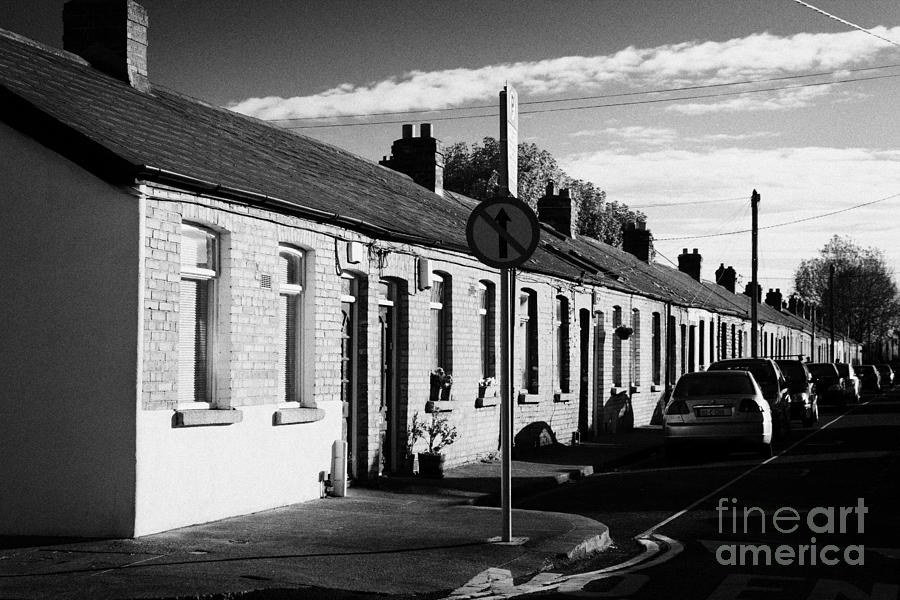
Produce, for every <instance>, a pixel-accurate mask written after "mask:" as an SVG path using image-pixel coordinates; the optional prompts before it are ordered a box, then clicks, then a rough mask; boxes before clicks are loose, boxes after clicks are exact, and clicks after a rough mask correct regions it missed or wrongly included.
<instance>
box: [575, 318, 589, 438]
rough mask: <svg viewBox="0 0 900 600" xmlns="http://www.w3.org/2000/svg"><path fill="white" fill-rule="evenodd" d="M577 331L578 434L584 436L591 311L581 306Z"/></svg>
mask: <svg viewBox="0 0 900 600" xmlns="http://www.w3.org/2000/svg"><path fill="white" fill-rule="evenodd" d="M578 333H579V346H578V347H579V358H578V371H579V378H578V380H579V383H580V385H579V387H578V434H579V436H582V437H583V436H585V435H587V433H588V428H589V427H590V425H589V424H588V402H589V394H588V384H589V383H590V364H591V363H590V350H591V346H590V341H591V311H589V310H588V309H586V308H582V309H581V310H580V311H578Z"/></svg>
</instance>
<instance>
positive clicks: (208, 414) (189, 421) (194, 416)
mask: <svg viewBox="0 0 900 600" xmlns="http://www.w3.org/2000/svg"><path fill="white" fill-rule="evenodd" d="M243 420H244V413H243V412H241V411H239V410H235V409H228V408H224V409H222V408H211V409H203V408H199V409H188V410H176V411H175V420H174V426H175V427H206V426H213V425H234V424H235V423H240V422H241V421H243Z"/></svg>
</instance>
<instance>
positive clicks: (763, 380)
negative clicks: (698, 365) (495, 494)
mask: <svg viewBox="0 0 900 600" xmlns="http://www.w3.org/2000/svg"><path fill="white" fill-rule="evenodd" d="M709 370H710V371H750V373H751V374H752V375H753V378H754V379H755V380H756V383H758V384H759V385H760V387H762V386H765V385H772V384H774V383H775V379H776V377H775V370H774V369H773V368H772V366H771V363H765V362H752V363H745V362H733V363H732V362H722V363H713V364H712V365H710V367H709Z"/></svg>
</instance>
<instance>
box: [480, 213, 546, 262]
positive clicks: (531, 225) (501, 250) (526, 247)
mask: <svg viewBox="0 0 900 600" xmlns="http://www.w3.org/2000/svg"><path fill="white" fill-rule="evenodd" d="M540 237H541V226H540V224H539V223H538V220H537V217H536V216H535V214H534V211H533V210H531V207H529V206H528V205H527V204H525V203H524V202H522V201H521V200H517V199H515V198H501V199H498V200H485V201H484V202H482V203H481V204H479V205H478V206H476V207H475V209H474V210H473V211H472V214H471V215H469V221H468V222H467V223H466V240H467V241H468V242H469V249H471V250H472V253H473V254H475V256H477V257H478V259H479V260H480V261H481V262H483V263H484V264H486V265H490V266H492V267H497V268H500V269H514V268H515V267H518V266H519V265H521V264H522V263H524V262H525V261H526V260H528V259H529V258H530V257H531V255H532V253H534V249H535V248H537V245H538V240H540Z"/></svg>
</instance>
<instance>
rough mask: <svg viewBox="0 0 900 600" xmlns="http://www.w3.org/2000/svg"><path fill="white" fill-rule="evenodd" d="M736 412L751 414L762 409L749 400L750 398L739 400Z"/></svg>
mask: <svg viewBox="0 0 900 600" xmlns="http://www.w3.org/2000/svg"><path fill="white" fill-rule="evenodd" d="M738 412H742V413H753V412H762V408H761V407H760V406H759V404H757V403H756V402H754V401H753V400H751V399H750V398H744V399H743V400H741V404H740V406H738Z"/></svg>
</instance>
